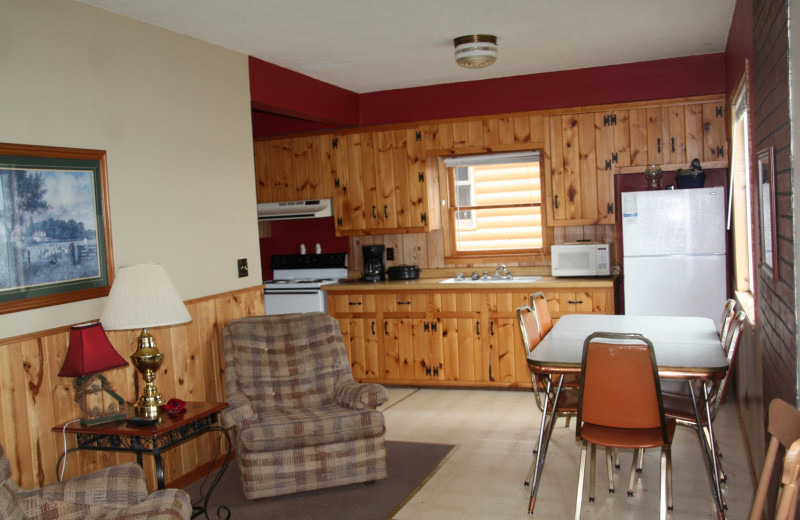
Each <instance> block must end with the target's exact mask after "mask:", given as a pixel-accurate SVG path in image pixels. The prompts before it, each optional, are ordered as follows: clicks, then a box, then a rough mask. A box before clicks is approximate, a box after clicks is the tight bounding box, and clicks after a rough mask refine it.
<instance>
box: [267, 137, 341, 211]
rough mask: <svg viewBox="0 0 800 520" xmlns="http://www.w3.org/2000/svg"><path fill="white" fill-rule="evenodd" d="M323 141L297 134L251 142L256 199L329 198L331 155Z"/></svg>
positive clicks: (331, 179) (331, 187) (320, 138)
mask: <svg viewBox="0 0 800 520" xmlns="http://www.w3.org/2000/svg"><path fill="white" fill-rule="evenodd" d="M325 140H326V139H325V138H323V137H322V136H300V137H292V138H284V139H272V140H256V141H254V143H253V151H254V154H255V166H256V198H257V200H258V202H285V201H294V200H308V199H329V198H331V197H332V196H333V177H332V174H331V157H330V153H329V150H327V148H326V146H325V144H326V143H324V141H325Z"/></svg>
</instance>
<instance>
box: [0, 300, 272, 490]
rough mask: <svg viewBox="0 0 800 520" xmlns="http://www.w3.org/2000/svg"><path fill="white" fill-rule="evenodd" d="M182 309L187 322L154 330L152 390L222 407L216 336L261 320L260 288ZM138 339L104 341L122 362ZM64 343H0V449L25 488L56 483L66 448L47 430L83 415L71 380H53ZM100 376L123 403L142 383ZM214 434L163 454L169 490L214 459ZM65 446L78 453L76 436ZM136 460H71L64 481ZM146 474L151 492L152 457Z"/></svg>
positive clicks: (43, 337) (46, 339)
mask: <svg viewBox="0 0 800 520" xmlns="http://www.w3.org/2000/svg"><path fill="white" fill-rule="evenodd" d="M186 307H187V308H188V309H189V312H190V313H191V315H192V321H191V322H190V323H187V324H185V325H180V326H175V327H161V328H155V329H152V330H151V332H152V334H153V336H154V337H155V340H156V345H157V346H158V348H159V349H160V350H161V351H162V352H163V353H164V362H163V364H162V366H161V368H160V369H159V372H158V376H157V377H156V381H155V383H156V385H157V386H158V388H159V390H160V391H161V393H162V394H163V395H164V397H165V399H169V398H172V397H177V398H179V399H183V400H185V401H224V400H225V389H224V378H223V372H224V362H223V355H222V338H221V331H222V329H223V327H225V325H226V324H227V323H228V322H229V321H231V320H233V319H235V318H240V317H243V316H251V315H258V314H263V313H264V298H263V292H262V287H261V286H260V285H259V286H257V287H253V288H249V289H243V290H239V291H234V292H229V293H224V294H217V295H213V296H208V297H205V298H200V299H196V300H190V301H187V302H186ZM137 336H138V331H109V332H108V338H109V340H110V341H111V343H112V344H113V345H114V347H115V348H116V349H117V351H118V352H120V354H122V356H123V357H125V358H126V359H127V356H128V355H129V354H130V353H131V352H133V350H134V347H133V345H134V343H135V342H136V338H137ZM68 344H69V327H62V328H58V329H53V330H47V331H41V332H38V333H35V334H29V335H26V336H21V337H16V338H8V339H5V340H3V341H2V344H0V410H1V413H0V443H2V445H3V446H4V448H5V450H6V453H7V454H8V455H9V460H10V461H11V473H12V478H13V480H14V481H15V482H16V483H17V484H19V485H20V486H21V487H22V488H25V489H30V488H35V487H41V486H43V485H47V484H51V483H53V482H56V481H57V478H56V460H57V459H58V456H59V455H60V454H61V451H62V449H63V448H62V442H63V441H62V437H61V434H58V433H55V432H52V431H51V428H52V427H53V426H54V425H56V424H60V423H64V422H67V421H71V420H73V419H76V418H78V417H80V415H81V413H80V408H79V406H78V404H77V403H76V402H75V401H74V387H73V379H71V378H64V377H58V372H59V370H60V369H61V364H62V363H63V360H64V356H65V355H66V351H67V346H68ZM104 375H105V376H106V377H107V378H108V379H109V381H111V383H112V385H113V387H114V389H115V390H116V391H117V393H119V394H120V395H121V396H122V397H123V398H125V400H126V401H129V402H131V401H134V400H135V396H136V395H137V391H138V387H139V386H141V384H137V383H139V379H140V376H139V374H138V373H137V372H136V371H135V370H134V368H133V367H132V366H128V367H127V368H124V369H116V370H110V371H107V372H104ZM212 435H213V434H209V435H204V436H201V437H199V438H197V439H195V440H192V441H189V442H187V443H184V444H183V445H181V446H179V447H177V448H174V449H172V450H169V451H167V452H166V453H165V454H164V470H165V481H166V482H167V484H169V482H170V481H172V480H175V479H177V478H179V477H181V476H182V475H183V474H185V473H186V472H189V471H192V470H194V469H195V468H197V467H198V466H200V465H203V464H207V463H210V462H211V461H212V459H213V455H214V453H215V452H216V447H215V445H214V437H212ZM67 446H68V447H74V446H75V437H74V436H70V435H68V436H67ZM133 460H135V457H134V456H133V455H131V454H116V453H113V452H103V453H100V452H91V451H82V452H77V453H71V454H70V455H69V456H68V457H67V467H66V471H65V473H64V478H65V479H68V478H72V477H74V476H77V475H83V474H86V473H88V472H90V471H93V470H96V469H100V468H104V467H108V466H112V465H115V464H119V463H122V462H129V461H133ZM144 468H145V473H146V475H147V481H148V487H149V488H150V489H151V490H153V489H155V471H154V468H153V463H152V457H149V456H145V457H144Z"/></svg>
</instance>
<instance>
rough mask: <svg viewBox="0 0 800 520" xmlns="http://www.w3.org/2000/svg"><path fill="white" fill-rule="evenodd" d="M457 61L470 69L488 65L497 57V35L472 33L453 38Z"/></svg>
mask: <svg viewBox="0 0 800 520" xmlns="http://www.w3.org/2000/svg"><path fill="white" fill-rule="evenodd" d="M453 45H455V47H456V63H458V64H459V65H461V66H462V67H466V68H468V69H480V68H483V67H488V66H489V65H491V64H492V63H494V62H495V60H496V59H497V36H492V35H491V34H470V35H467V36H459V37H458V38H455V39H454V40H453Z"/></svg>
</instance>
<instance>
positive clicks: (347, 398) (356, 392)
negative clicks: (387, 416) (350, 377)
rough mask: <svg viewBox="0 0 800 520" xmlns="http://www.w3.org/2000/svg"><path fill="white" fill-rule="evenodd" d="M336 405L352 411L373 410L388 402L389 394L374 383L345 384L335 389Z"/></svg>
mask: <svg viewBox="0 0 800 520" xmlns="http://www.w3.org/2000/svg"><path fill="white" fill-rule="evenodd" d="M335 397H336V404H338V405H341V406H344V407H346V408H352V409H354V410H363V409H365V408H371V409H373V410H374V409H375V408H377V407H378V406H380V405H382V404H383V403H385V402H386V401H388V400H389V393H388V392H387V391H386V388H384V387H383V386H382V385H379V384H376V383H356V382H350V383H345V384H343V385H342V386H340V387H339V388H337V389H336V396H335Z"/></svg>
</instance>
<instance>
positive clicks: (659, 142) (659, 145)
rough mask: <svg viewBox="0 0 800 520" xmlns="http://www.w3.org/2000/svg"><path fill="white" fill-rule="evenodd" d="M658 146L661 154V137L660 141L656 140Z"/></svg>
mask: <svg viewBox="0 0 800 520" xmlns="http://www.w3.org/2000/svg"><path fill="white" fill-rule="evenodd" d="M656 145H658V146H657V149H658V153H661V138H660V137H659V138H658V139H656Z"/></svg>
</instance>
